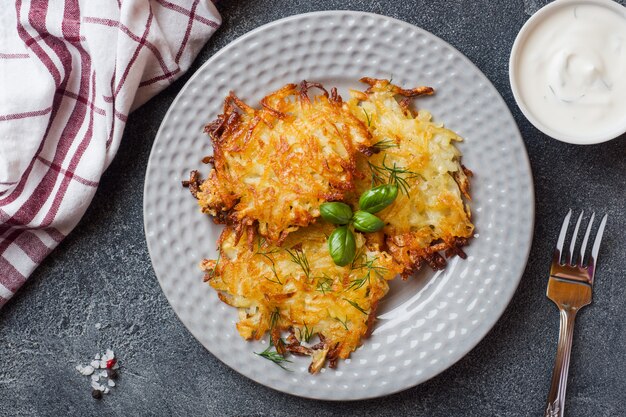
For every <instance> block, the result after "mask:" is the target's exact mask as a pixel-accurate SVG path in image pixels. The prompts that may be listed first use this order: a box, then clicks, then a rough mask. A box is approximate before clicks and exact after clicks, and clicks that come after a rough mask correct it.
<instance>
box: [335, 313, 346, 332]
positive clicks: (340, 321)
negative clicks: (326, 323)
mask: <svg viewBox="0 0 626 417" xmlns="http://www.w3.org/2000/svg"><path fill="white" fill-rule="evenodd" d="M335 320H337V321H338V322H339V323H341V324H342V325H343V327H344V328H345V329H346V330H349V329H348V316H346V318H345V319H343V320H341V319H340V318H339V317H335Z"/></svg>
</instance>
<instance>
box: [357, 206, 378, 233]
mask: <svg viewBox="0 0 626 417" xmlns="http://www.w3.org/2000/svg"><path fill="white" fill-rule="evenodd" d="M352 224H353V225H354V228H355V229H356V230H358V231H359V232H364V233H373V232H378V231H379V230H380V229H382V228H383V227H385V223H384V222H383V221H382V220H380V219H379V218H378V217H376V216H374V215H373V214H372V213H368V212H367V211H362V210H359V211H357V212H356V213H354V216H353V217H352Z"/></svg>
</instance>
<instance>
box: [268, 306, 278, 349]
mask: <svg viewBox="0 0 626 417" xmlns="http://www.w3.org/2000/svg"><path fill="white" fill-rule="evenodd" d="M279 318H280V310H278V307H276V308H275V309H274V311H272V314H271V315H270V331H271V330H272V329H273V328H274V326H276V323H278V319H279ZM270 341H271V339H270Z"/></svg>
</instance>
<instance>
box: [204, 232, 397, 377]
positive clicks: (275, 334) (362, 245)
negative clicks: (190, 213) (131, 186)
mask: <svg viewBox="0 0 626 417" xmlns="http://www.w3.org/2000/svg"><path fill="white" fill-rule="evenodd" d="M333 228H334V226H332V225H329V224H325V223H320V224H316V225H311V226H309V227H307V228H303V229H300V230H298V231H297V232H294V233H291V234H290V235H289V236H288V237H287V238H286V240H285V242H284V244H283V245H282V246H281V247H279V246H275V245H272V244H270V243H269V242H268V241H266V240H265V239H263V238H260V237H259V236H258V235H257V236H256V237H255V238H254V239H255V242H254V249H253V250H250V246H249V245H248V244H246V243H245V242H244V241H247V238H246V239H241V241H240V242H239V243H237V242H236V240H237V239H236V232H235V231H234V230H233V229H232V228H226V229H225V231H224V233H223V235H222V236H221V238H220V242H219V245H220V257H219V259H218V260H204V261H203V262H202V263H201V268H202V269H203V270H204V271H205V272H206V274H205V280H206V281H208V282H209V284H210V285H211V286H212V287H213V288H214V289H215V290H217V291H218V295H219V298H220V299H221V300H222V301H224V302H225V303H227V304H229V305H231V306H233V307H237V308H238V309H239V322H238V323H237V330H238V331H239V334H240V335H241V336H242V337H243V338H245V339H261V338H262V337H263V335H264V334H265V333H266V332H268V331H269V332H270V335H271V340H272V342H273V345H274V346H275V349H276V351H277V352H278V353H279V354H283V355H284V354H285V353H286V352H290V353H292V354H296V355H309V356H311V365H310V367H309V372H311V373H316V372H318V371H319V370H320V369H321V368H322V367H323V366H324V364H325V363H326V362H327V361H328V362H329V364H330V366H331V367H335V366H336V364H337V360H338V359H345V358H348V357H349V356H350V353H351V352H353V351H354V350H355V349H356V348H357V347H358V346H360V344H361V339H362V338H363V337H365V336H367V335H368V333H369V331H370V330H371V329H372V324H373V321H374V318H375V312H376V307H377V305H378V301H379V300H380V299H381V298H382V297H383V296H384V295H385V294H386V293H387V290H388V284H387V280H389V279H392V278H394V277H395V276H397V274H398V273H399V272H400V269H399V268H398V266H397V264H396V263H395V262H394V261H393V259H392V257H391V256H390V255H389V254H387V253H385V252H381V251H380V250H379V249H378V247H377V245H376V244H368V245H366V242H365V238H364V237H363V235H361V234H358V235H357V256H356V257H355V260H354V262H353V263H352V264H351V265H347V266H345V267H340V266H337V265H335V263H334V262H333V260H332V258H331V256H330V254H329V251H328V243H327V240H328V239H327V237H328V235H329V234H330V233H331V232H332V230H333ZM284 332H287V333H288V336H287V339H286V341H283V339H282V338H281V335H282V334H283V333H284ZM316 337H317V339H319V342H317V343H316V342H311V340H312V338H316ZM308 342H311V343H308Z"/></svg>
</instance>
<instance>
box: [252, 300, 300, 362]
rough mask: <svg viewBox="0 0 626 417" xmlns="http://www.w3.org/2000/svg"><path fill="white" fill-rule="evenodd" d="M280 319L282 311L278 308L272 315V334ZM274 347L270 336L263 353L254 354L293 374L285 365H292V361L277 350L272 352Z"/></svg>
mask: <svg viewBox="0 0 626 417" xmlns="http://www.w3.org/2000/svg"><path fill="white" fill-rule="evenodd" d="M279 318H280V310H279V309H278V307H276V308H275V309H274V311H272V313H271V315H270V333H271V331H272V329H274V327H275V326H276V323H278V319H279ZM273 347H274V342H273V340H272V337H271V336H270V344H269V346H268V347H267V348H266V349H265V350H264V351H263V352H254V354H255V355H258V356H260V357H262V358H264V359H267V360H268V361H272V362H274V363H275V364H276V365H278V366H280V367H281V368H283V369H284V370H285V371H288V372H293V371H292V370H291V369H289V368H287V367H286V366H285V365H284V363H285V362H288V363H291V361H290V360H289V359H287V358H285V357H284V356H283V355H281V354H280V353H278V352H277V351H276V350H272V348H273Z"/></svg>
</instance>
